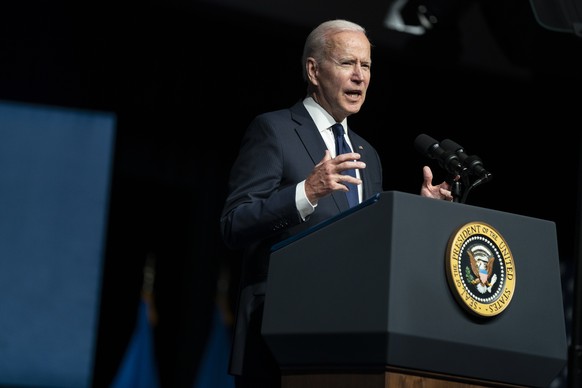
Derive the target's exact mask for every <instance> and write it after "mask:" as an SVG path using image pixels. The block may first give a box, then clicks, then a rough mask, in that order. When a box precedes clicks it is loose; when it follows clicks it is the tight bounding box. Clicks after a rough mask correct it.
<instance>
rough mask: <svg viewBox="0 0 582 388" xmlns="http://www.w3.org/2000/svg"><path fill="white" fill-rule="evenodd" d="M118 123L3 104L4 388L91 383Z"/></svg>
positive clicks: (0, 311)
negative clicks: (8, 387)
mask: <svg viewBox="0 0 582 388" xmlns="http://www.w3.org/2000/svg"><path fill="white" fill-rule="evenodd" d="M115 124H116V119H115V116H114V115H113V114H111V113H106V112H93V111H85V110H74V109H64V108H56V107H48V106H38V105H29V104H20V103H10V102H0V385H12V386H19V385H22V386H34V387H88V386H90V385H91V380H92V369H93V361H94V355H95V349H96V346H95V345H96V337H97V336H96V334H97V323H98V314H99V296H100V291H101V273H102V264H103V259H104V252H105V239H106V226H107V215H108V200H109V188H110V177H111V169H112V161H113V149H114V147H113V146H114V135H115Z"/></svg>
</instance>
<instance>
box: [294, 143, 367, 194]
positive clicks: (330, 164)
mask: <svg viewBox="0 0 582 388" xmlns="http://www.w3.org/2000/svg"><path fill="white" fill-rule="evenodd" d="M360 157H361V156H360V154H358V153H355V152H352V153H347V154H341V155H338V156H336V157H335V158H332V157H331V154H330V152H329V150H326V151H325V155H324V156H323V159H321V161H320V162H319V163H318V164H317V165H315V167H314V168H313V170H312V171H311V173H310V174H309V176H308V177H307V179H306V180H305V194H306V195H307V199H309V201H310V202H311V203H313V204H315V203H317V201H318V200H319V199H321V198H323V197H325V196H327V195H329V194H331V193H332V192H333V191H336V190H340V191H344V192H345V191H348V188H347V187H346V186H345V185H344V183H353V184H355V185H359V184H361V183H362V180H361V179H358V178H354V177H352V176H350V175H348V174H342V172H344V171H345V170H350V169H364V168H366V163H364V162H360V161H359V159H360Z"/></svg>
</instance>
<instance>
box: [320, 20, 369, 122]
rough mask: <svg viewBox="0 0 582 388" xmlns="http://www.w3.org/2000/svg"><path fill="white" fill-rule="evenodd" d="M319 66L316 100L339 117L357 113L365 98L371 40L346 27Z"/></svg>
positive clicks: (335, 38)
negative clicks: (347, 29) (346, 29)
mask: <svg viewBox="0 0 582 388" xmlns="http://www.w3.org/2000/svg"><path fill="white" fill-rule="evenodd" d="M332 42H333V44H332V47H331V49H330V50H329V52H328V55H327V56H326V58H325V59H324V60H323V62H322V63H320V64H319V66H318V67H317V70H316V73H315V75H316V77H315V81H316V82H317V85H316V89H317V92H316V100H317V102H318V103H319V104H320V105H321V106H322V107H323V108H324V109H325V110H327V111H328V112H329V113H330V114H331V115H332V116H333V117H334V118H335V119H336V121H338V122H339V121H342V120H343V119H344V118H346V117H347V116H349V115H351V114H354V113H357V112H359V111H360V108H361V107H362V105H363V104H364V100H365V99H366V90H367V89H368V85H369V83H370V77H371V73H370V67H371V64H372V59H371V47H370V42H369V41H368V38H367V37H366V35H365V34H364V33H362V32H353V31H343V32H339V33H337V34H335V35H334V36H333V37H332Z"/></svg>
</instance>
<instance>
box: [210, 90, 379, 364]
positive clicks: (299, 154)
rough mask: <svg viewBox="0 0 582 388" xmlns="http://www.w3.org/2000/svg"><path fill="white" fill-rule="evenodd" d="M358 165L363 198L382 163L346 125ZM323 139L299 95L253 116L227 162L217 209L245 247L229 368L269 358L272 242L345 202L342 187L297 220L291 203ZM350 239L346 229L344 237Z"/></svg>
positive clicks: (372, 190) (230, 240)
mask: <svg viewBox="0 0 582 388" xmlns="http://www.w3.org/2000/svg"><path fill="white" fill-rule="evenodd" d="M348 135H349V137H350V141H351V143H352V146H353V148H354V152H358V153H360V154H361V161H363V162H365V163H366V168H365V169H363V170H360V174H361V175H360V176H361V179H362V182H363V183H362V184H363V198H364V199H367V198H370V197H372V196H373V195H374V194H376V193H379V192H381V191H382V190H383V188H382V165H381V162H380V157H379V155H378V153H377V152H376V150H375V149H374V147H372V145H371V144H369V143H368V142H367V141H366V140H364V139H363V138H362V137H361V136H359V135H358V134H357V133H356V132H354V131H353V130H352V129H351V128H350V129H349V131H348ZM326 149H327V146H326V145H325V142H324V141H323V139H322V138H321V135H320V133H319V131H318V129H317V127H316V126H315V123H314V122H313V120H312V119H311V116H310V115H309V113H308V112H307V110H306V109H305V107H304V105H303V103H302V102H301V101H299V102H297V103H296V104H295V105H293V106H292V107H291V108H289V109H282V110H278V111H273V112H268V113H264V114H261V115H259V116H257V117H256V118H255V119H254V120H253V121H252V122H251V124H250V125H249V127H248V129H247V131H246V133H245V135H244V137H243V140H242V144H241V147H240V150H239V155H238V157H237V159H236V160H235V163H234V165H233V167H232V170H231V174H230V178H229V187H228V190H229V192H228V195H227V199H226V201H225V205H224V208H223V213H222V216H221V221H220V222H221V230H222V235H223V238H224V241H225V243H226V245H227V246H229V247H230V248H232V249H240V250H241V251H242V254H243V264H242V273H241V277H242V278H241V291H240V295H239V301H238V311H237V318H236V328H235V338H234V347H233V351H232V356H231V365H230V372H231V373H233V374H238V375H242V374H250V375H253V374H257V375H261V374H263V373H265V372H264V369H265V367H266V365H268V364H269V363H270V362H271V361H269V360H268V358H269V356H268V355H263V356H264V357H263V356H261V355H259V353H261V352H264V351H265V350H266V349H265V348H264V346H263V345H264V344H260V343H261V342H262V338H261V336H260V321H261V319H262V305H263V300H264V288H265V281H266V276H267V271H268V263H269V256H270V249H271V246H272V245H273V244H275V243H277V242H279V241H281V240H284V239H286V238H288V237H291V236H293V235H295V234H297V233H299V232H301V231H304V230H305V229H307V228H310V227H312V226H314V225H316V224H318V223H320V222H322V221H325V220H327V219H329V218H330V217H332V216H335V215H337V214H339V213H341V212H342V211H344V210H347V209H348V208H349V206H348V202H347V198H346V195H345V193H344V192H343V191H336V192H334V193H332V194H331V195H330V196H327V197H325V198H323V199H320V200H319V203H318V205H317V207H316V208H315V212H314V213H313V214H311V215H310V216H309V217H308V219H307V220H305V221H302V219H301V217H300V215H299V213H298V211H297V208H296V206H295V187H296V185H297V183H299V182H300V181H302V180H304V179H305V178H307V176H308V175H309V173H310V172H311V171H312V170H313V168H314V166H315V165H316V164H317V163H319V162H320V161H321V159H322V158H323V156H324V154H325V150H326ZM346 238H349V236H346Z"/></svg>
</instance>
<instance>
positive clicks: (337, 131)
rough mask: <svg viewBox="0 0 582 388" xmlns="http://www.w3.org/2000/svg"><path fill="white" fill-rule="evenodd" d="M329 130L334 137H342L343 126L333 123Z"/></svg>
mask: <svg viewBox="0 0 582 388" xmlns="http://www.w3.org/2000/svg"><path fill="white" fill-rule="evenodd" d="M331 129H332V131H333V134H334V135H335V137H339V136H343V135H344V126H343V125H341V124H339V123H335V124H334V125H332V126H331Z"/></svg>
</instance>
